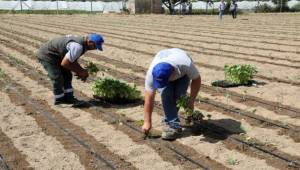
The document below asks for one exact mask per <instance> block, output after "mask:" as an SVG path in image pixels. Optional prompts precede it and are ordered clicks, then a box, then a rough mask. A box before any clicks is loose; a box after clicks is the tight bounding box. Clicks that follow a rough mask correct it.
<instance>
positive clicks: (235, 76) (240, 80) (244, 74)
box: [224, 64, 257, 85]
mask: <svg viewBox="0 0 300 170" xmlns="http://www.w3.org/2000/svg"><path fill="white" fill-rule="evenodd" d="M224 71H225V79H226V80H227V81H229V82H230V83H233V84H236V85H249V84H250V83H251V82H250V80H251V79H252V78H253V76H254V75H255V74H256V73H257V70H256V67H254V66H251V65H249V64H237V65H232V66H228V65H225V67H224Z"/></svg>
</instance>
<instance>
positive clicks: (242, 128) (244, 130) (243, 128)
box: [240, 124, 246, 132]
mask: <svg viewBox="0 0 300 170" xmlns="http://www.w3.org/2000/svg"><path fill="white" fill-rule="evenodd" d="M240 129H241V130H242V131H243V132H246V128H245V127H244V126H243V125H242V124H241V125H240Z"/></svg>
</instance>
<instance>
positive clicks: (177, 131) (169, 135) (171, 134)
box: [161, 125, 182, 140]
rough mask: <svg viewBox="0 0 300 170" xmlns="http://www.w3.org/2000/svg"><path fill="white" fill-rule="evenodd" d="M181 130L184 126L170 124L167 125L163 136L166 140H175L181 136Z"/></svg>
mask: <svg viewBox="0 0 300 170" xmlns="http://www.w3.org/2000/svg"><path fill="white" fill-rule="evenodd" d="M181 132H182V128H172V127H170V126H168V125H165V126H164V128H163V132H162V135H161V138H162V139H164V140H175V139H176V138H178V137H180V135H181Z"/></svg>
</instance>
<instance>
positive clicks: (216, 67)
mask: <svg viewBox="0 0 300 170" xmlns="http://www.w3.org/2000/svg"><path fill="white" fill-rule="evenodd" d="M22 26H24V25H22ZM26 27H29V28H32V29H35V30H40V31H43V32H45V31H46V32H49V33H53V34H59V35H64V34H63V33H58V32H56V31H50V30H44V29H41V28H36V27H32V26H26ZM86 33H88V32H87V31H86ZM44 41H46V40H44ZM106 45H108V46H111V47H116V48H122V49H123V50H127V51H132V52H136V53H142V54H145V55H149V56H154V55H155V53H151V52H147V51H145V50H137V49H132V48H129V47H127V46H120V45H115V44H110V43H106ZM195 63H196V65H198V66H202V67H205V68H208V69H214V70H216V71H220V70H223V67H220V66H215V65H210V64H206V63H201V62H195ZM255 77H257V78H261V79H264V80H268V81H270V82H279V83H284V84H291V85H293V86H297V87H300V82H298V81H291V80H285V79H281V78H277V77H267V76H264V75H256V76H255Z"/></svg>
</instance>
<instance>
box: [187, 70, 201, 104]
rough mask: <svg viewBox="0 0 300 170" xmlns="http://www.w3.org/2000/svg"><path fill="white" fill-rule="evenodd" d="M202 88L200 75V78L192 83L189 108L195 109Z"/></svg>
mask: <svg viewBox="0 0 300 170" xmlns="http://www.w3.org/2000/svg"><path fill="white" fill-rule="evenodd" d="M200 86H201V76H200V75H199V77H198V78H195V79H193V80H192V83H191V92H190V101H189V107H190V108H191V109H194V102H195V100H196V97H197V95H198V92H199V90H200Z"/></svg>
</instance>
